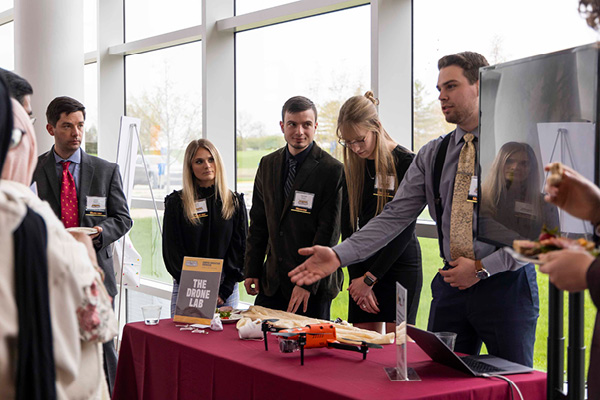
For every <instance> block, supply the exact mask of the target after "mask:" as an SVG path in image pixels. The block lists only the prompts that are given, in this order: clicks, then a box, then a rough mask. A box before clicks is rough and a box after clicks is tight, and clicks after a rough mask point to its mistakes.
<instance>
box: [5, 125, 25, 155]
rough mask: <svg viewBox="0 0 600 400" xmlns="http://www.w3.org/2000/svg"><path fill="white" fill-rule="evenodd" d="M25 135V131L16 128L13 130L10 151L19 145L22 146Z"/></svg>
mask: <svg viewBox="0 0 600 400" xmlns="http://www.w3.org/2000/svg"><path fill="white" fill-rule="evenodd" d="M24 135H25V131H22V130H20V129H17V128H14V129H13V130H12V134H11V136H10V143H9V145H8V149H9V150H10V149H14V148H15V147H17V146H18V145H20V144H21V142H22V141H23V136H24Z"/></svg>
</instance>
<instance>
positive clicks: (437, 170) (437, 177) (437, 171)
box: [433, 133, 452, 260]
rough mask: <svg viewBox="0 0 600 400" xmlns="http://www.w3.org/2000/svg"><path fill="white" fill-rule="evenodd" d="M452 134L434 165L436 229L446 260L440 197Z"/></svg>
mask: <svg viewBox="0 0 600 400" xmlns="http://www.w3.org/2000/svg"><path fill="white" fill-rule="evenodd" d="M451 137H452V133H449V134H447V135H446V136H445V137H444V139H443V140H442V143H441V144H440V147H438V151H437V153H436V155H435V163H434V165H433V198H434V203H435V217H436V224H435V225H436V227H437V231H438V242H439V246H440V257H442V258H443V259H444V260H446V257H445V256H444V236H443V234H442V198H441V197H440V181H441V180H442V170H443V169H444V162H446V152H447V150H448V144H449V143H450V138H451Z"/></svg>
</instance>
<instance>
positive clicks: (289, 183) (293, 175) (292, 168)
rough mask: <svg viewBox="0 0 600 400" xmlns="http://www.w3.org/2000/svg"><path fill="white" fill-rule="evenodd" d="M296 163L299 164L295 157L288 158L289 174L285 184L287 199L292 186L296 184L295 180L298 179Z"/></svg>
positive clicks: (284, 189)
mask: <svg viewBox="0 0 600 400" xmlns="http://www.w3.org/2000/svg"><path fill="white" fill-rule="evenodd" d="M296 165H298V161H296V159H295V158H290V159H289V160H288V175H287V179H286V180H285V185H283V193H284V194H285V198H286V199H287V198H288V196H289V195H290V192H291V191H292V186H294V180H295V179H296Z"/></svg>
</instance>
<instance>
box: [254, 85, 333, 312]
mask: <svg viewBox="0 0 600 400" xmlns="http://www.w3.org/2000/svg"><path fill="white" fill-rule="evenodd" d="M280 126H281V131H282V132H283V134H284V137H285V140H286V142H287V145H286V146H285V147H283V148H281V149H279V150H277V151H275V152H273V153H271V154H269V155H267V156H265V157H263V158H262V160H261V162H260V165H259V167H258V171H257V173H256V179H255V181H254V192H253V196H252V209H251V210H250V220H251V223H250V229H249V234H248V241H247V247H246V262H245V277H246V280H245V282H244V285H245V287H246V291H247V292H248V294H250V295H257V297H256V300H255V304H256V305H260V306H264V307H268V308H272V309H277V310H284V311H286V310H287V311H288V312H294V313H295V312H296V311H298V313H299V314H303V315H307V316H310V317H313V318H321V319H329V311H330V306H331V301H332V300H333V299H334V298H335V296H337V294H338V293H339V291H340V289H341V286H342V281H343V274H342V272H341V270H340V271H338V273H336V274H333V275H332V276H330V277H329V278H327V279H324V280H321V281H319V282H317V283H315V284H313V285H309V286H296V285H295V284H293V283H292V282H291V281H290V279H289V278H288V276H287V273H288V272H289V271H290V270H291V269H293V268H294V267H295V266H296V265H298V264H299V263H301V262H302V261H303V260H304V257H302V256H300V255H299V254H298V249H299V248H302V247H307V246H312V245H315V244H322V245H327V246H329V245H334V244H336V243H337V242H338V239H339V235H340V213H341V200H342V185H343V167H342V164H341V163H340V162H339V161H337V160H336V159H334V158H333V157H332V156H331V155H329V154H328V153H326V152H325V151H323V150H322V149H321V148H320V147H319V146H317V144H316V143H314V142H313V139H314V135H315V131H316V129H317V110H316V107H315V105H314V103H313V102H312V101H310V100H309V99H307V98H305V97H301V96H297V97H292V98H291V99H289V100H288V101H287V102H286V103H285V104H284V106H283V110H282V121H281V122H280ZM290 163H291V164H293V167H291V164H290ZM265 255H266V257H267V258H266V261H265ZM300 306H302V307H301V308H300ZM299 308H300V309H299Z"/></svg>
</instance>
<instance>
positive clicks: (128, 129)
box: [117, 116, 141, 208]
mask: <svg viewBox="0 0 600 400" xmlns="http://www.w3.org/2000/svg"><path fill="white" fill-rule="evenodd" d="M140 126H141V120H140V119H139V118H133V117H126V116H122V117H121V128H120V130H119V147H118V148H117V164H118V165H119V170H120V171H121V178H122V180H123V192H124V193H125V198H127V205H128V206H129V207H130V208H131V197H132V196H131V193H132V192H133V180H134V177H135V162H136V158H137V152H138V147H139V143H138V136H137V135H136V132H139V131H140Z"/></svg>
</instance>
